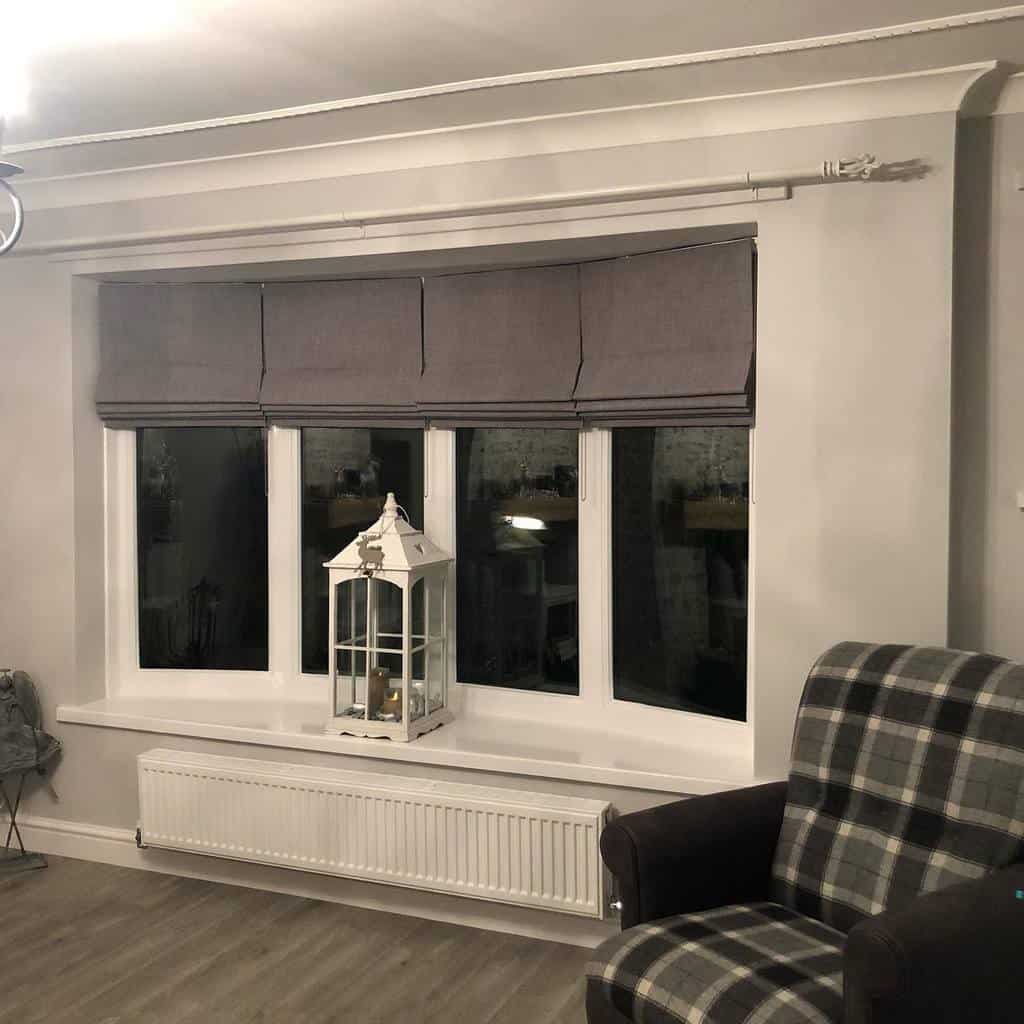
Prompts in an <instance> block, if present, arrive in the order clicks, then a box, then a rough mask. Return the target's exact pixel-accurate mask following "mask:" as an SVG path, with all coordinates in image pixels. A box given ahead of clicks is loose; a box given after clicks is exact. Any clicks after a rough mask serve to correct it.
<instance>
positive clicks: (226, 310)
mask: <svg viewBox="0 0 1024 1024" xmlns="http://www.w3.org/2000/svg"><path fill="white" fill-rule="evenodd" d="M99 330H100V373H99V381H98V384H97V389H96V410H97V412H98V413H99V415H100V417H101V418H102V419H103V420H104V422H106V423H107V424H109V425H110V426H118V427H138V426H174V425H183V426H187V425H190V424H226V425H234V426H245V425H259V424H261V423H262V422H263V418H262V415H261V413H260V405H259V394H260V378H261V376H262V373H263V355H262V348H261V342H260V286H259V285H251V284H105V285H102V286H101V287H100V292H99Z"/></svg>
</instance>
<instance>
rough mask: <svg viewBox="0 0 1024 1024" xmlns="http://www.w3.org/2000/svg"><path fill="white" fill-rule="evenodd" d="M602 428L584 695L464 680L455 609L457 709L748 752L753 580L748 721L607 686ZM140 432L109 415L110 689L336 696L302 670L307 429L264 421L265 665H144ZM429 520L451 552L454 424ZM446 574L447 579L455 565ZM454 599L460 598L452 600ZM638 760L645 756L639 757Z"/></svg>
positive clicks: (582, 610) (591, 447)
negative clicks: (647, 700) (643, 699)
mask: <svg viewBox="0 0 1024 1024" xmlns="http://www.w3.org/2000/svg"><path fill="white" fill-rule="evenodd" d="M754 435H755V431H754V429H753V428H752V429H751V431H750V473H751V476H750V479H751V485H750V495H751V504H750V552H749V561H748V566H749V571H748V580H751V581H752V580H753V579H755V578H756V564H755V563H756V550H755V544H754V538H755V536H756V529H755V518H756V500H755V494H754V453H755V446H754ZM611 437H612V433H611V431H610V430H607V429H601V428H594V427H590V428H584V429H581V430H580V434H579V578H578V586H579V606H578V615H579V683H580V689H579V694H578V695H576V694H559V693H538V692H537V691H533V690H517V689H513V688H509V687H501V686H495V685H491V684H488V685H480V684H475V683H473V682H472V681H462V680H459V679H458V678H457V676H456V672H455V668H456V664H455V662H456V645H455V629H456V628H457V623H456V622H455V615H454V614H453V615H451V616H450V626H449V630H450V632H449V644H448V650H449V679H451V680H453V681H454V683H453V685H452V686H451V687H450V688H449V689H450V695H451V706H452V709H453V710H454V711H455V712H456V714H457V715H469V716H474V717H476V718H487V719H493V720H494V721H495V723H496V726H497V725H499V724H500V720H502V719H519V720H527V721H544V722H547V723H553V722H559V723H564V724H565V725H566V726H567V727H571V728H573V729H591V730H601V731H606V732H608V733H613V734H614V733H619V734H623V733H625V734H629V735H632V736H637V737H642V738H645V739H649V740H651V741H655V742H661V743H672V744H680V743H685V745H686V747H687V748H688V749H691V750H692V749H694V748H695V747H696V748H706V749H707V750H708V751H709V753H714V754H717V755H728V756H736V757H743V756H747V757H749V756H750V752H751V750H752V746H753V714H752V712H753V689H754V679H753V674H752V672H751V671H750V666H751V665H752V664H753V662H754V652H753V643H754V614H755V608H754V600H753V598H754V588H753V586H751V585H750V584H749V583H748V595H747V604H748V617H747V630H748V634H747V636H748V648H747V665H748V671H747V720H746V721H745V722H735V721H730V720H728V719H723V718H715V717H713V716H710V715H703V714H697V713H694V712H690V711H680V710H676V709H671V708H662V707H653V706H649V705H644V704H638V703H635V702H632V701H624V700H619V699H617V698H615V697H614V694H613V689H612V665H613V662H612V642H613V637H612V588H611V578H612V502H611V496H612V495H611V487H612V480H611V478H612V458H611V447H612V445H611ZM135 446H136V434H135V431H134V430H120V429H112V428H105V430H104V467H105V475H106V547H107V608H106V612H107V618H106V621H107V648H106V654H107V693H108V696H112V697H113V696H118V697H146V698H160V699H168V700H182V699H187V700H217V701H231V702H234V701H240V702H245V701H276V702H303V703H314V702H315V703H322V705H323V708H324V714H325V715H326V714H327V712H328V709H329V705H330V694H329V693H328V689H329V686H328V677H327V676H325V675H315V674H312V673H304V672H302V668H301V666H302V660H301V659H302V649H301V641H302V629H301V617H302V607H301V595H302V587H301V573H302V558H301V548H302V537H301V522H302V518H301V501H302V495H301V432H300V430H299V429H298V428H288V427H277V426H272V427H270V428H269V429H268V431H267V488H268V501H267V513H268V520H269V521H268V532H267V535H268V553H267V554H268V598H269V602H268V643H269V655H268V658H269V660H268V665H269V667H268V670H267V671H265V672H262V671H216V670H206V669H143V668H141V667H140V665H139V647H138V562H137V521H136V501H135V498H136V480H135V474H136V453H135ZM423 468H424V472H423V479H424V502H423V517H424V530H425V532H426V533H427V534H428V535H429V536H430V537H431V538H432V539H433V540H434V541H435V542H436V543H438V544H439V545H440V546H441V547H442V548H445V549H446V550H448V551H450V552H451V553H452V554H453V555H454V556H455V558H456V559H457V558H458V546H457V538H456V529H455V431H454V430H441V429H437V428H428V429H427V430H425V431H424V467H423ZM450 585H451V587H452V589H453V593H454V587H455V569H454V566H453V567H452V570H451V579H450ZM451 607H452V608H453V610H454V608H455V607H456V602H455V601H454V600H453V601H452V604H451ZM635 767H636V768H637V769H642V767H643V766H642V765H636V766H635Z"/></svg>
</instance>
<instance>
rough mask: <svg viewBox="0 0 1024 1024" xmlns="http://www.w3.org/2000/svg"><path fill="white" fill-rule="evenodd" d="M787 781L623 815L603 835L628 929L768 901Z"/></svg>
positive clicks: (678, 801)
mask: <svg viewBox="0 0 1024 1024" xmlns="http://www.w3.org/2000/svg"><path fill="white" fill-rule="evenodd" d="M785 807H786V783H785V782H772V783H769V784H767V785H763V786H751V787H749V788H746V789H735V790H730V791H728V792H725V793H714V794H712V795H710V796H697V797H691V798H689V799H687V800H677V801H675V802H674V803H670V804H663V805H662V806H661V807H652V808H651V809H650V810H647V811H637V812H635V813H633V814H624V815H623V816H622V817H621V818H617V819H616V820H615V821H613V822H612V823H611V824H610V825H609V826H608V827H607V828H606V829H605V830H604V832H603V833H602V834H601V855H602V856H603V857H604V862H605V864H607V865H608V869H609V870H610V871H611V873H612V874H613V875H614V876H615V878H616V880H617V881H618V883H619V898H620V900H621V901H622V927H623V928H631V927H632V926H633V925H635V924H641V923H643V922H644V921H655V920H657V919H658V918H660V917H668V916H669V915H670V914H685V913H693V912H695V911H698V910H708V909H710V908H712V907H719V906H723V905H725V904H727V903H740V902H745V901H749V900H759V899H767V898H768V890H769V882H770V877H771V866H772V858H773V857H774V855H775V846H776V843H777V842H778V838H779V830H780V829H781V827H782V815H783V811H784V810H785Z"/></svg>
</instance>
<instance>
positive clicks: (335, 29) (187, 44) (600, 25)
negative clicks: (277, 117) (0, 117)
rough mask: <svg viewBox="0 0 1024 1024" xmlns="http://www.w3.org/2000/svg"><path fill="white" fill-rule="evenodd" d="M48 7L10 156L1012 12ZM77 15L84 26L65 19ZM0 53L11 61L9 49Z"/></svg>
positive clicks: (32, 36) (300, 0) (638, 1)
mask: <svg viewBox="0 0 1024 1024" xmlns="http://www.w3.org/2000/svg"><path fill="white" fill-rule="evenodd" d="M57 6H59V7H66V8H67V12H68V17H69V18H70V19H71V20H69V21H64V22H62V21H61V19H60V18H59V17H55V16H54V12H53V7H54V4H53V3H50V4H46V3H40V2H38V0H37V2H36V3H34V4H33V3H32V2H31V0H29V2H28V3H25V4H16V5H14V17H15V18H19V19H20V21H21V22H22V24H21V25H20V35H19V38H20V39H21V40H22V41H23V42H24V43H25V52H26V53H27V57H26V59H25V61H24V64H25V68H24V70H25V74H26V77H27V80H28V87H29V88H28V95H27V100H26V102H25V104H24V111H23V112H21V113H19V114H17V115H16V116H10V117H9V120H8V124H7V129H6V134H5V137H4V141H5V142H6V143H7V144H11V143H26V142H32V141H38V140H43V139H52V138H58V137H64V136H77V135H83V134H93V133H103V132H110V131H122V130H129V129H140V128H146V127H152V126H155V125H163V124H175V123H181V122H187V121H196V120H205V119H208V118H217V117H224V116H232V115H240V114H251V113H255V112H259V111H266V110H274V109H279V108H283V107H291V106H298V105H305V104H310V103H318V102H325V101H332V100H341V99H347V98H351V97H360V96H370V95H376V94H380V93H388V92H394V91H398V90H406V89H415V88H421V87H426V86H436V85H438V84H442V83H449V82H460V81H465V80H470V79H476V78H483V77H491V76H500V75H509V74H518V73H526V72H537V71H543V70H550V69H557V68H568V67H576V66H579V65H587V64H596V63H604V62H617V61H626V60H636V59H643V58H657V57H664V56H668V55H672V54H687V53H694V52H701V51H706V50H717V49H723V48H732V47H739V46H750V45H755V44H763V43H772V42H779V41H785V40H794V39H802V38H808V37H814V36H821V35H830V34H833V33H842V32H850V31H857V30H863V29H869V28H877V27H883V26H892V25H896V24H901V23H905V22H911V21H918V20H924V19H931V18H940V17H944V16H947V15H951V14H956V13H963V12H965V11H971V10H976V9H981V8H985V9H992V8H999V7H1010V6H1014V5H1012V4H1009V3H1006V2H1000V0H975V2H974V3H971V2H970V0H858V2H856V3H850V2H849V0H630V2H628V3H624V2H623V0H515V2H513V3H509V2H508V0H432V2H431V3H429V4H427V3H424V2H423V0H419V2H417V0H287V2H286V0H163V3H161V4H160V5H159V7H156V6H155V5H151V4H145V3H142V4H139V3H138V2H137V0H134V2H131V3H129V2H127V0H93V2H92V3H90V4H88V5H81V4H80V3H79V2H77V0H75V2H72V0H66V3H58V4H57ZM148 8H152V10H153V11H157V12H158V13H159V19H158V22H159V23H156V24H154V23H153V22H152V21H151V20H150V19H149V16H148V15H147V14H146V13H145V12H146V11H147V9H148ZM83 9H84V10H85V11H87V12H88V19H87V20H86V17H85V16H84V15H82V14H81V13H78V14H73V13H71V12H80V11H82V10H83ZM44 15H45V17H46V19H47V20H46V21H42V20H41V19H42V17H43V16H44ZM7 17H8V16H7V14H5V19H7ZM76 17H77V19H78V20H77V21H75V20H74V19H75V18H76ZM54 24H58V25H60V24H63V25H64V29H63V30H61V29H60V28H56V29H55V28H53V25H54ZM993 28H996V26H993ZM931 35H934V36H936V37H939V36H943V35H947V33H943V32H936V33H932V34H931ZM4 45H5V56H6V54H8V53H10V44H9V43H6V42H5V44H4ZM947 63H948V61H947ZM0 70H2V69H0ZM864 73H865V74H870V73H871V71H870V68H868V69H866V70H865V72H864ZM2 81H3V79H2V78H0V85H2Z"/></svg>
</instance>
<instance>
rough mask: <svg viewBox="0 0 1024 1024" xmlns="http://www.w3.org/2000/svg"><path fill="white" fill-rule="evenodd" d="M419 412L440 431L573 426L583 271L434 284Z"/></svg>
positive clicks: (427, 294)
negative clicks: (464, 428) (462, 427)
mask: <svg viewBox="0 0 1024 1024" xmlns="http://www.w3.org/2000/svg"><path fill="white" fill-rule="evenodd" d="M423 326H424V334H423V378H422V380H421V382H420V388H419V406H420V409H421V410H423V412H424V413H425V414H426V415H427V416H428V417H429V418H430V419H431V421H432V422H433V423H435V424H436V425H438V426H482V425H495V426H508V425H513V426H514V425H516V424H526V425H563V424H566V423H569V424H571V423H573V422H574V420H575V411H574V408H573V402H572V390H573V387H574V385H575V383H576V374H577V373H578V372H579V364H580V310H579V268H578V267H577V266H575V265H573V266H565V267H562V266H559V267H536V268H529V269H524V270H499V271H485V272H482V273H476V274H455V275H451V276H443V277H432V278H427V279H426V281H425V282H424V292H423Z"/></svg>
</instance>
